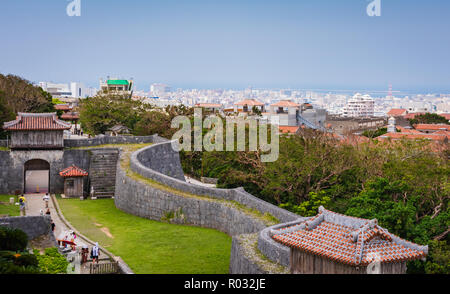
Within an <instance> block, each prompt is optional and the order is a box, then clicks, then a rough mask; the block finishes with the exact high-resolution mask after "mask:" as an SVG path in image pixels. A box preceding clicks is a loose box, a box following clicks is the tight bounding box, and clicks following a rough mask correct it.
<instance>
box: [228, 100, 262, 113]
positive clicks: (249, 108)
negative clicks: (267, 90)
mask: <svg viewBox="0 0 450 294" xmlns="http://www.w3.org/2000/svg"><path fill="white" fill-rule="evenodd" d="M253 108H256V109H258V110H259V112H261V113H262V112H264V111H265V109H264V103H262V102H260V101H258V100H256V99H244V100H242V101H239V102H236V103H234V112H243V113H252V112H253Z"/></svg>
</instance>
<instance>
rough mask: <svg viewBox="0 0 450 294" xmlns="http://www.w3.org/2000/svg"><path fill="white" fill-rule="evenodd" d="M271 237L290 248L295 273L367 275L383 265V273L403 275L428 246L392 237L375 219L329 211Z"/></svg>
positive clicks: (320, 210) (424, 253) (323, 210)
mask: <svg viewBox="0 0 450 294" xmlns="http://www.w3.org/2000/svg"><path fill="white" fill-rule="evenodd" d="M271 235H272V238H273V239H274V240H275V241H277V242H279V243H281V244H284V245H286V246H288V247H290V248H291V272H293V273H318V274H320V273H366V268H367V266H368V265H369V264H370V263H372V262H374V261H379V262H380V263H381V273H404V272H405V271H406V262H407V261H410V260H416V259H423V258H425V257H426V255H427V254H428V246H421V245H418V244H415V243H412V242H409V241H406V240H404V239H401V238H400V237H398V236H396V235H394V234H391V233H389V232H388V230H386V229H384V228H382V227H380V226H379V225H378V222H377V220H376V219H373V220H367V219H361V218H355V217H350V216H346V215H342V214H338V213H335V212H332V211H329V210H326V209H325V208H323V207H322V206H321V207H320V208H319V214H317V215H316V216H314V217H312V218H310V219H308V220H306V221H303V222H300V223H298V224H295V225H292V226H287V227H283V228H281V229H276V230H272V231H271Z"/></svg>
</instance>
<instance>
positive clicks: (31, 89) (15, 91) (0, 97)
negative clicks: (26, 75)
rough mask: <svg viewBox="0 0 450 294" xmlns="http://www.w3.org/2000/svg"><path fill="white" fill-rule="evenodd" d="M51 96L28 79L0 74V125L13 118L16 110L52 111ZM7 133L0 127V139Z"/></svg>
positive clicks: (53, 109)
mask: <svg viewBox="0 0 450 294" xmlns="http://www.w3.org/2000/svg"><path fill="white" fill-rule="evenodd" d="M54 111H55V108H54V105H53V103H52V96H51V95H50V94H49V93H47V92H45V91H44V90H42V88H41V87H38V86H35V85H33V84H32V83H30V82H29V81H27V80H25V79H23V78H21V77H18V76H14V75H6V76H5V75H2V74H0V125H3V123H4V122H6V121H10V120H13V119H15V117H16V114H17V113H18V112H33V113H41V112H54ZM6 135H7V133H6V132H4V131H3V129H0V139H2V138H5V137H6Z"/></svg>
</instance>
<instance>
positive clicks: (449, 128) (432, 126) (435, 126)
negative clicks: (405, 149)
mask: <svg viewBox="0 0 450 294" xmlns="http://www.w3.org/2000/svg"><path fill="white" fill-rule="evenodd" d="M414 128H415V129H416V130H433V131H439V130H446V131H450V125H445V124H416V125H414Z"/></svg>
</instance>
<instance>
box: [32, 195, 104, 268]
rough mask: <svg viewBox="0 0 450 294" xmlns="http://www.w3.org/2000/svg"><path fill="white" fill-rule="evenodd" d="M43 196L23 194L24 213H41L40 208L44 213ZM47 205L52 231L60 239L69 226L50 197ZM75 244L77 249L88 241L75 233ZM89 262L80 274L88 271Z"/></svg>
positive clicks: (87, 243) (68, 229)
mask: <svg viewBox="0 0 450 294" xmlns="http://www.w3.org/2000/svg"><path fill="white" fill-rule="evenodd" d="M43 196H44V194H27V195H25V199H26V201H25V202H26V206H25V207H26V209H25V211H26V215H30V216H35V215H41V209H42V211H43V212H44V214H45V212H46V211H47V209H46V208H45V201H44V200H43V199H42V197H43ZM48 207H49V209H50V217H51V218H52V220H53V222H54V223H55V231H54V232H53V233H54V235H55V238H56V239H62V238H63V237H64V236H63V234H64V233H65V232H67V231H71V228H70V227H68V226H67V225H66V224H65V223H64V222H63V221H62V220H61V218H60V217H59V215H58V213H57V211H56V209H55V206H54V204H53V201H52V199H50V201H49V203H48ZM75 244H77V249H78V248H81V246H83V245H88V246H89V244H90V242H88V241H87V240H85V239H84V238H83V237H82V236H79V235H78V234H77V238H76V240H75ZM99 262H100V263H102V260H100V261H99ZM90 263H91V262H89V261H88V262H86V263H85V264H84V265H83V266H82V267H81V273H82V274H88V273H89V265H90Z"/></svg>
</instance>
